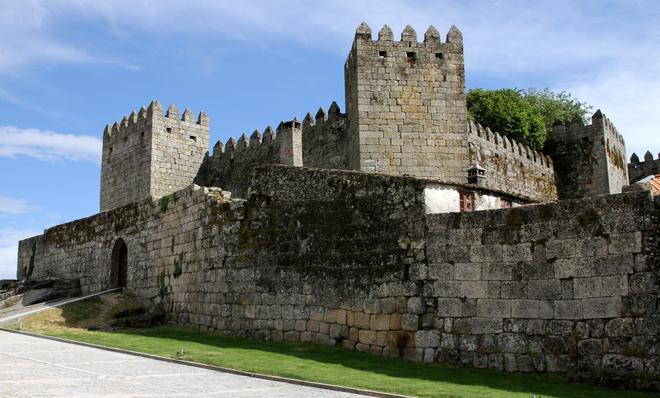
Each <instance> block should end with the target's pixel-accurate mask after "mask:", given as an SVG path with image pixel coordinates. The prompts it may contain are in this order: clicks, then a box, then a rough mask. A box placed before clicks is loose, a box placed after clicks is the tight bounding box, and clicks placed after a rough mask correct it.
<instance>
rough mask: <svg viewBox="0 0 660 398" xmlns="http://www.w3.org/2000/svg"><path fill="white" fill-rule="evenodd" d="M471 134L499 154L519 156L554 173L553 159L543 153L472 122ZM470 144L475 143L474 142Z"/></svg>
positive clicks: (522, 159)
mask: <svg viewBox="0 0 660 398" xmlns="http://www.w3.org/2000/svg"><path fill="white" fill-rule="evenodd" d="M469 133H470V136H472V137H477V138H481V139H482V140H483V141H485V142H488V143H491V144H492V146H493V147H494V148H495V149H496V150H497V151H498V153H500V154H502V155H505V154H507V153H511V154H512V155H513V156H517V157H518V158H519V160H521V161H528V163H535V164H538V165H539V166H540V167H542V168H545V169H547V170H548V171H552V168H553V165H552V159H551V158H550V156H546V155H544V154H543V153H541V152H539V151H537V150H535V149H533V148H530V147H529V146H526V145H523V144H521V143H519V142H517V141H516V140H515V139H513V138H509V137H507V136H505V135H501V134H500V133H498V132H493V131H492V130H491V129H490V128H489V127H485V128H484V127H483V126H482V125H481V124H478V123H476V124H475V123H474V122H472V121H470V123H469ZM470 142H473V141H472V140H471V141H470Z"/></svg>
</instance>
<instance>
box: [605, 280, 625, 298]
mask: <svg viewBox="0 0 660 398" xmlns="http://www.w3.org/2000/svg"><path fill="white" fill-rule="evenodd" d="M602 293H603V296H605V297H609V296H627V295H628V293H629V289H628V278H626V277H625V276H604V277H602Z"/></svg>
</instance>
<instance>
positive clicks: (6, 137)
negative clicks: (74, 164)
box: [0, 126, 102, 163]
mask: <svg viewBox="0 0 660 398" xmlns="http://www.w3.org/2000/svg"><path fill="white" fill-rule="evenodd" d="M101 144H102V143H101V140H99V139H98V138H96V137H93V136H88V135H73V134H62V133H56V132H54V131H48V130H39V129H21V128H18V127H14V126H0V157H1V156H7V157H17V156H29V157H33V158H36V159H39V160H45V161H58V160H78V161H92V162H96V163H100V162H101Z"/></svg>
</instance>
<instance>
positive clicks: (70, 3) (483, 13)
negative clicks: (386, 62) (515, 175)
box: [0, 0, 660, 150]
mask: <svg viewBox="0 0 660 398" xmlns="http://www.w3.org/2000/svg"><path fill="white" fill-rule="evenodd" d="M659 16H660V3H658V2H655V1H652V0H651V1H630V2H607V4H606V5H603V2H602V0H591V1H588V0H585V1H580V2H575V1H569V0H565V1H562V0H555V1H547V2H543V1H539V2H528V1H524V0H509V1H495V2H492V1H479V0H477V1H470V2H465V1H458V0H456V1H451V0H448V1H443V2H437V1H428V0H420V1H410V0H390V1H385V2H383V1H381V0H364V1H354V0H336V1H326V0H317V1H312V0H310V1H297V0H279V1H268V0H263V1H256V2H236V1H235V0H216V1H208V0H189V1H185V2H183V1H180V0H160V1H137V2H136V1H134V0H105V1H89V0H21V1H11V2H9V4H3V7H2V9H0V75H1V74H2V73H5V74H7V73H17V72H18V71H21V70H24V69H25V67H29V66H34V65H41V64H48V63H71V62H76V63H80V62H97V63H103V64H112V65H117V66H119V67H124V68H129V69H136V68H138V67H137V66H135V65H132V64H130V63H127V62H125V61H122V60H119V59H109V58H108V55H107V54H112V53H113V51H112V50H108V48H109V47H113V48H114V50H115V51H116V49H117V48H116V47H114V46H110V45H109V44H108V45H106V44H105V43H100V44H99V45H98V48H94V47H89V48H81V44H80V43H84V41H75V42H74V41H73V40H72V39H64V38H62V37H58V35H57V34H56V32H57V30H56V29H55V28H54V26H58V23H59V24H60V25H62V24H66V22H67V21H77V20H81V21H86V23H93V24H95V25H96V26H98V27H100V29H105V31H106V32H108V33H109V34H110V35H113V36H114V37H116V38H117V39H118V40H122V39H127V40H129V41H130V40H139V41H145V43H149V42H150V41H151V42H155V43H158V42H166V41H168V40H170V39H172V38H175V39H180V38H184V39H185V40H186V41H187V42H188V43H190V45H191V46H194V45H195V42H196V41H197V40H198V39H199V38H200V37H204V38H206V39H208V38H213V39H216V43H217V46H218V47H221V46H223V45H224V44H225V43H226V42H227V39H233V40H240V41H243V42H245V43H247V45H252V46H269V45H271V43H272V40H274V39H275V40H279V41H280V43H278V45H281V42H282V41H286V40H290V41H291V42H292V43H294V44H296V45H303V46H307V47H314V48H318V49H321V50H322V51H329V52H335V53H340V54H344V53H346V51H347V50H348V48H349V46H350V40H351V38H352V35H353V32H354V29H355V28H356V26H357V24H358V23H359V22H360V21H361V20H366V21H367V22H368V23H369V24H370V26H371V27H372V30H373V31H374V36H376V34H377V31H378V30H379V29H380V27H381V26H382V25H383V24H384V23H387V24H389V25H390V26H391V27H392V29H393V30H394V31H395V35H398V34H399V32H400V31H401V30H402V29H403V27H404V25H405V24H410V25H412V26H413V27H414V28H416V29H417V33H418V37H419V39H420V40H421V39H422V37H423V34H424V31H425V29H426V27H427V26H428V25H430V24H435V25H436V27H437V28H438V29H439V30H440V31H441V32H446V31H447V30H448V29H449V26H450V25H451V24H455V25H457V26H458V27H459V28H460V29H461V30H462V32H463V34H464V37H465V57H466V66H467V72H468V76H467V77H468V80H469V81H472V80H473V79H474V77H475V76H479V81H480V82H484V81H486V82H488V81H497V82H499V84H504V85H509V86H518V87H525V86H527V85H531V84H534V85H536V86H538V87H539V88H543V87H544V86H549V87H551V88H553V89H555V90H559V91H561V90H569V91H574V93H575V94H576V95H577V96H578V98H580V99H582V100H586V101H588V102H590V103H591V104H592V105H594V106H595V107H596V108H601V109H602V110H603V112H605V113H606V114H607V115H608V116H609V117H610V118H611V119H612V121H613V122H614V123H615V125H617V126H618V127H619V130H620V132H621V133H622V134H623V135H624V137H626V138H627V142H628V144H629V145H630V146H631V147H632V148H635V149H634V150H639V149H638V148H639V147H640V146H641V145H643V144H646V145H650V146H651V148H650V149H654V148H657V147H658V146H660V138H658V137H660V135H659V134H657V133H656V134H653V132H654V129H656V128H657V127H656V126H657V125H658V124H657V121H658V120H657V118H658V116H654V115H655V114H656V112H655V110H656V109H657V106H656V105H657V101H658V100H657V99H656V98H655V97H654V96H653V93H654V92H658V91H657V88H658V87H659V86H660V80H659V79H660V77H658V75H657V73H640V69H641V68H644V66H645V65H647V66H648V65H651V66H652V67H653V68H655V70H658V65H659V64H660V63H658V62H657V61H658V59H657V57H658V56H657V54H659V53H660V51H659V48H658V47H659V45H658V43H659V42H660V25H658V24H657V20H658V17H659ZM206 42H208V41H206ZM179 43H180V42H179ZM104 46H105V47H108V48H104ZM106 50H107V51H106ZM146 51H149V46H148V45H147V46H146ZM110 58H111V57H110ZM133 58H135V57H133ZM136 59H139V58H136ZM650 69H651V68H646V70H647V71H648V70H650ZM0 94H2V93H1V92H0ZM0 97H2V95H0Z"/></svg>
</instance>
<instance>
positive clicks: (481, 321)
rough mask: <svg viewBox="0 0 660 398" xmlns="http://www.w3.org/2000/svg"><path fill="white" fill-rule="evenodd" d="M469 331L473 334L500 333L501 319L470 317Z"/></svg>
mask: <svg viewBox="0 0 660 398" xmlns="http://www.w3.org/2000/svg"><path fill="white" fill-rule="evenodd" d="M470 331H471V332H472V333H473V334H488V333H501V332H502V319H498V318H470Z"/></svg>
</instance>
